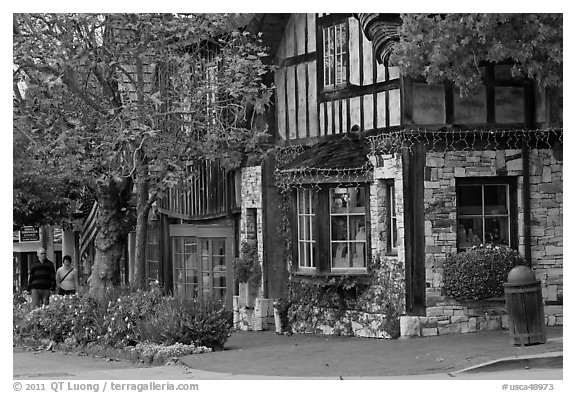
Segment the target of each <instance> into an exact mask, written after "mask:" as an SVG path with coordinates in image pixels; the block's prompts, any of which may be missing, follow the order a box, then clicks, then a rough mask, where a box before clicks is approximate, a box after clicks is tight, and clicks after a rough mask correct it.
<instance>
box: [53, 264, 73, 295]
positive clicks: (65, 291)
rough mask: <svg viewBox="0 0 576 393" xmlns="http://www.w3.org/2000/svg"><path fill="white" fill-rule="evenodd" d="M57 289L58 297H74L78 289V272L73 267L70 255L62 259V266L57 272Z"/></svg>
mask: <svg viewBox="0 0 576 393" xmlns="http://www.w3.org/2000/svg"><path fill="white" fill-rule="evenodd" d="M56 287H57V288H58V289H57V292H56V293H57V294H58V295H73V294H75V293H76V290H77V289H78V272H77V271H76V268H74V266H72V258H71V257H70V255H65V256H64V258H62V266H61V267H59V268H58V270H57V271H56Z"/></svg>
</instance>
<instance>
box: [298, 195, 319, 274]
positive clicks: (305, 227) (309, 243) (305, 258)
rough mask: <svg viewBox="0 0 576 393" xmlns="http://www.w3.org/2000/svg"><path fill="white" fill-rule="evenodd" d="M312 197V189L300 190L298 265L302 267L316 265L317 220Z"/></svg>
mask: <svg viewBox="0 0 576 393" xmlns="http://www.w3.org/2000/svg"><path fill="white" fill-rule="evenodd" d="M312 197H313V192H312V190H310V189H302V190H299V192H298V199H297V211H298V266H299V267H300V268H301V269H302V268H303V269H306V268H314V267H316V264H315V261H314V250H315V248H316V240H315V236H314V227H315V225H316V222H315V219H314V216H315V214H314V203H313V200H312Z"/></svg>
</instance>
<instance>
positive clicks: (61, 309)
mask: <svg viewBox="0 0 576 393" xmlns="http://www.w3.org/2000/svg"><path fill="white" fill-rule="evenodd" d="M101 321H102V310H101V309H99V307H98V303H97V302H95V301H94V300H93V299H91V298H89V297H82V296H78V295H65V296H60V295H53V296H51V297H50V305H49V306H47V307H42V308H32V307H31V304H30V303H26V304H21V305H20V306H18V307H14V324H13V330H14V334H15V335H16V336H22V337H27V338H32V339H48V340H51V341H55V342H64V341H65V340H68V342H74V343H76V344H86V343H89V342H93V341H95V340H96V338H97V337H98V335H99V334H100V333H101V330H102V326H101V325H102V322H101Z"/></svg>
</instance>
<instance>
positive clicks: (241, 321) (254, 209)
mask: <svg viewBox="0 0 576 393" xmlns="http://www.w3.org/2000/svg"><path fill="white" fill-rule="evenodd" d="M240 198H241V204H240V208H241V219H240V244H242V243H243V242H245V241H248V240H251V241H254V240H255V241H256V242H257V244H258V258H259V260H260V264H261V266H260V267H261V268H262V272H264V269H263V266H262V264H263V247H264V245H263V238H262V228H263V226H262V167H261V166H252V167H244V168H242V170H241V183H240ZM263 292H264V287H263V280H262V279H261V280H260V283H259V285H258V286H257V288H254V289H252V288H249V287H248V288H247V292H244V291H243V288H242V286H240V294H239V295H238V296H234V297H233V299H232V308H233V311H234V327H235V328H236V329H240V330H255V331H259V330H268V329H269V328H270V326H274V310H273V307H272V301H271V300H269V299H265V298H262V294H263Z"/></svg>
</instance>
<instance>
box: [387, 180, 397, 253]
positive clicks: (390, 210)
mask: <svg viewBox="0 0 576 393" xmlns="http://www.w3.org/2000/svg"><path fill="white" fill-rule="evenodd" d="M384 185H385V187H386V253H387V255H398V214H397V206H396V187H395V185H394V181H393V180H388V181H385V182H384ZM394 237H396V244H394V242H393V239H394Z"/></svg>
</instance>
